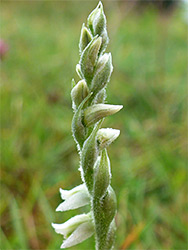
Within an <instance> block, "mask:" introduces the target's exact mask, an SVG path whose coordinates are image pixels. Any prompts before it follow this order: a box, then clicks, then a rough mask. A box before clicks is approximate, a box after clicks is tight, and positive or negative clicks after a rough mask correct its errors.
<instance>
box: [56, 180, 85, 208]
mask: <svg viewBox="0 0 188 250" xmlns="http://www.w3.org/2000/svg"><path fill="white" fill-rule="evenodd" d="M60 194H61V198H62V199H63V200H65V201H64V202H62V203H61V204H60V205H59V206H58V207H57V208H56V211H61V212H62V211H67V210H72V209H76V208H79V207H83V206H85V205H87V204H89V202H90V198H89V195H88V191H87V188H86V186H85V184H81V185H79V186H77V187H75V188H73V189H71V190H63V189H61V188H60Z"/></svg>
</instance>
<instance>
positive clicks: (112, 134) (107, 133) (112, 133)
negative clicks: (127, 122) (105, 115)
mask: <svg viewBox="0 0 188 250" xmlns="http://www.w3.org/2000/svg"><path fill="white" fill-rule="evenodd" d="M119 134H120V130H119V129H112V128H101V129H99V131H98V132H97V139H98V141H99V142H100V148H101V149H103V148H106V147H108V146H109V145H110V144H111V143H112V142H113V141H114V140H115V139H116V138H117V137H118V136H119Z"/></svg>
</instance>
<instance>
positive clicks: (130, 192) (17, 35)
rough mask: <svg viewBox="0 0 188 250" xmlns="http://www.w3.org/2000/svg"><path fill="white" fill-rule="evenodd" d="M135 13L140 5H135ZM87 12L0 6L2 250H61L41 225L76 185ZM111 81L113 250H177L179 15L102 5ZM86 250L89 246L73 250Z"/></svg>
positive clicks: (58, 239) (182, 63) (182, 105)
mask: <svg viewBox="0 0 188 250" xmlns="http://www.w3.org/2000/svg"><path fill="white" fill-rule="evenodd" d="M143 3H144V2H143ZM96 5H97V2H96V1H62V2H56V1H54V2H52V1H51V2H40V1H39V2H38V1H32V2H22V1H17V2H2V3H1V38H3V39H4V41H5V42H6V43H7V44H8V46H9V51H8V53H7V55H5V56H4V58H3V60H2V62H1V208H0V212H1V233H0V235H1V247H0V248H1V249H16V250H21V249H59V247H60V245H61V243H62V241H63V238H62V236H61V235H57V234H56V233H55V232H54V230H53V229H52V227H51V225H50V223H51V222H56V223H62V222H64V221H66V220H67V219H69V218H70V217H71V216H73V215H76V214H78V213H81V212H84V211H87V210H89V208H82V209H79V210H76V211H70V212H64V213H59V212H55V208H56V207H57V205H58V204H59V203H60V202H61V199H60V196H59V193H58V189H59V188H60V187H61V188H65V189H71V188H73V187H74V186H76V185H78V184H80V183H81V181H80V175H79V172H78V170H77V169H78V166H79V158H78V154H77V151H76V146H75V143H74V141H73V138H72V135H71V120H72V115H73V112H72V109H71V99H70V91H71V79H72V77H75V79H76V80H77V81H78V77H77V76H76V73H75V66H76V64H77V62H78V60H79V54H78V41H79V35H80V29H81V26H82V23H83V22H85V21H86V18H87V16H88V14H89V13H90V12H91V10H93V9H94V8H95V7H96ZM104 10H105V14H106V16H107V21H108V31H109V37H110V44H109V46H108V48H107V51H108V52H109V51H110V52H112V57H113V65H114V72H113V74H112V77H111V81H110V83H109V85H108V92H107V93H108V98H107V100H108V103H111V104H123V105H124V109H123V110H122V111H121V112H119V113H118V114H116V115H114V116H112V117H109V118H107V119H106V120H105V122H104V124H103V125H104V126H105V127H112V128H118V129H120V130H121V136H120V137H119V138H118V140H117V141H116V142H114V144H113V145H111V147H110V148H109V156H110V159H111V165H112V174H113V178H112V186H113V187H114V189H115V192H116V194H117V200H118V214H117V218H116V222H117V238H116V245H115V250H117V249H134V250H136V249H137V250H138V249H139V250H141V249H143V250H146V249H158V250H159V249H160V250H162V249H178V250H180V249H181V250H185V249H186V246H187V245H186V242H187V225H186V223H187V222H186V219H187V204H186V201H187V197H186V194H187V184H186V178H187V172H186V167H185V165H186V148H187V146H186V143H187V131H186V110H185V109H186V92H187V88H186V72H187V41H186V40H187V27H186V23H185V21H184V18H183V15H184V14H183V9H181V7H180V6H179V7H178V6H177V7H176V8H172V10H171V9H162V8H160V6H155V5H149V4H146V3H145V4H141V5H138V4H136V2H129V1H121V2H117V1H104ZM72 249H73V250H92V249H94V239H93V238H90V239H88V240H87V241H85V242H83V243H81V244H80V245H77V246H76V247H72Z"/></svg>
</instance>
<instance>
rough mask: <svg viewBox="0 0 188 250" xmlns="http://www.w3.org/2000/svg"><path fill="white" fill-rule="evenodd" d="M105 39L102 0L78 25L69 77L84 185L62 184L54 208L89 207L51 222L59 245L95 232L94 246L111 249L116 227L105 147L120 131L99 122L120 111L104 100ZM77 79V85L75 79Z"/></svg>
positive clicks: (109, 64)
mask: <svg viewBox="0 0 188 250" xmlns="http://www.w3.org/2000/svg"><path fill="white" fill-rule="evenodd" d="M108 42H109V38H108V34H107V29H106V17H105V15H104V11H103V5H102V3H101V2H99V4H98V5H97V7H96V8H95V9H94V10H93V11H92V12H91V14H90V15H89V17H88V19H87V23H86V24H83V25H82V28H81V35H80V40H79V54H80V60H79V63H78V64H77V65H76V72H77V74H78V77H79V80H78V81H75V80H74V79H73V80H72V91H71V99H72V108H73V111H74V115H73V119H72V134H73V138H74V140H75V142H76V145H77V149H78V151H79V155H80V164H79V170H80V172H81V179H82V181H83V183H82V184H81V185H79V186H77V187H75V188H73V189H71V190H63V189H61V188H60V194H61V198H62V200H63V201H62V202H61V203H60V205H59V206H58V207H57V208H56V211H59V212H64V211H68V210H72V209H78V208H80V207H84V206H88V207H89V205H90V212H89V213H87V214H80V215H77V216H74V217H72V218H71V219H69V220H68V221H66V222H64V223H62V224H55V223H52V226H53V228H54V229H55V231H56V232H57V233H58V234H62V235H63V236H64V238H65V240H64V241H63V244H62V245H61V248H67V247H71V246H74V245H76V244H78V243H81V242H82V241H84V240H86V239H87V238H89V237H90V236H92V235H93V234H95V242H96V250H111V249H112V248H113V245H114V237H115V231H116V225H115V215H116V196H115V192H114V190H113V188H112V187H111V185H110V183H111V177H112V176H111V166H110V159H109V156H108V153H107V147H108V146H109V145H110V144H111V143H112V142H113V141H114V140H115V139H116V138H117V137H118V136H119V134H120V131H119V130H118V129H112V128H101V126H102V123H103V120H104V118H105V117H107V116H109V115H113V114H115V113H117V112H118V111H119V110H121V109H122V107H123V106H122V105H111V104H107V103H105V102H106V87H107V85H108V83H109V81H110V77H111V74H112V71H113V66H112V55H111V53H105V50H106V47H107V45H108ZM76 82H77V83H76Z"/></svg>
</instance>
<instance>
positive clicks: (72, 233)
mask: <svg viewBox="0 0 188 250" xmlns="http://www.w3.org/2000/svg"><path fill="white" fill-rule="evenodd" d="M52 227H53V228H54V229H55V231H56V233H59V234H62V235H64V237H65V241H64V242H63V244H62V245H61V248H66V247H70V246H74V245H76V244H78V243H80V242H82V241H84V240H86V239H87V238H89V237H90V236H91V235H92V234H93V233H94V226H93V223H92V218H91V213H88V214H80V215H76V216H74V217H72V218H71V219H70V220H68V221H66V222H65V223H63V224H54V223H52Z"/></svg>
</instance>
